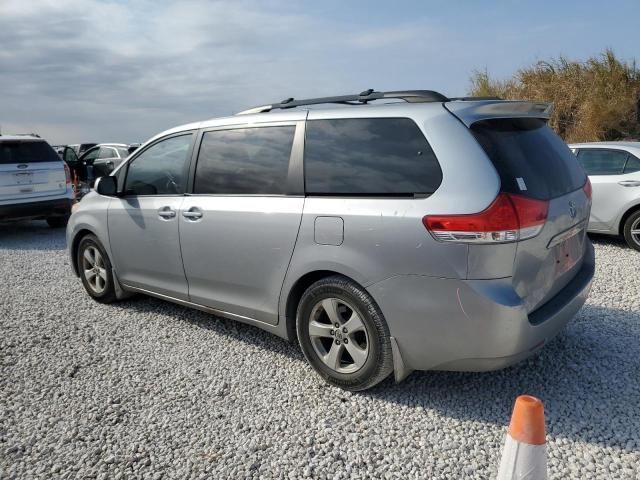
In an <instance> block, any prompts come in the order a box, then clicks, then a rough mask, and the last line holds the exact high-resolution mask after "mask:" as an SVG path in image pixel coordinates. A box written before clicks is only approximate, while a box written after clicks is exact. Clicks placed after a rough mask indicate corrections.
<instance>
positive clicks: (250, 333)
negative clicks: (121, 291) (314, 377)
mask: <svg viewBox="0 0 640 480" xmlns="http://www.w3.org/2000/svg"><path fill="white" fill-rule="evenodd" d="M113 305H114V306H115V307H118V308H120V307H121V308H123V309H124V310H134V311H136V312H141V313H149V312H158V311H161V312H162V313H163V314H165V315H174V316H175V317H176V318H179V319H180V320H181V321H184V322H187V323H189V324H191V325H194V326H197V327H199V328H202V329H205V330H210V331H211V332H213V333H216V334H218V335H224V336H226V337H230V338H233V339H234V340H239V341H241V342H243V343H247V344H251V345H253V346H256V347H259V348H261V349H264V350H268V351H271V352H275V353H279V354H284V355H287V356H288V357H290V358H293V359H296V360H301V361H305V359H304V355H303V354H302V351H301V350H300V348H298V345H297V343H295V344H294V343H291V342H287V341H286V340H284V339H283V338H280V337H278V336H276V335H272V334H270V333H268V332H265V331H264V330H261V329H260V328H258V327H255V326H253V325H249V324H246V323H242V322H239V321H236V320H230V319H228V318H223V317H217V316H215V315H211V314H208V313H205V312H201V311H200V310H195V309H193V308H188V307H183V306H181V305H178V304H175V303H171V302H166V301H164V300H160V299H157V298H154V297H148V296H145V295H139V296H136V297H133V298H131V299H130V300H126V301H123V302H118V303H115V304H113Z"/></svg>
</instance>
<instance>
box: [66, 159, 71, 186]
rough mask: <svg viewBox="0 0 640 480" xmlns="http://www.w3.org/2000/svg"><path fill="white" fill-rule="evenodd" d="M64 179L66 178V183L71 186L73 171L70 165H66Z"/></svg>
mask: <svg viewBox="0 0 640 480" xmlns="http://www.w3.org/2000/svg"><path fill="white" fill-rule="evenodd" d="M64 178H65V183H66V184H67V185H70V184H71V170H70V169H69V165H67V164H66V163H65V164H64Z"/></svg>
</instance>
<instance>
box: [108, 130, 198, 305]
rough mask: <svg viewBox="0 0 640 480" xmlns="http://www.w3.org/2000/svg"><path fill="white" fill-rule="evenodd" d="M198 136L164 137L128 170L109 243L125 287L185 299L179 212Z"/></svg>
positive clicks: (113, 214) (114, 207)
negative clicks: (195, 140)
mask: <svg viewBox="0 0 640 480" xmlns="http://www.w3.org/2000/svg"><path fill="white" fill-rule="evenodd" d="M193 137H194V135H193V134H192V133H187V134H181V135H177V136H172V137H168V138H164V139H161V140H159V141H157V142H156V143H154V144H152V145H151V146H150V147H148V148H145V150H143V151H141V152H140V153H139V154H137V155H136V156H135V157H134V158H133V159H132V160H131V161H130V162H129V164H128V165H127V166H126V167H125V168H127V170H126V172H122V173H125V174H126V177H125V182H124V192H123V196H122V197H121V198H116V199H114V200H113V201H112V202H111V204H110V206H109V220H108V223H109V242H110V244H111V251H112V254H113V259H114V263H115V268H116V274H117V276H118V279H119V280H120V281H121V282H122V283H123V284H125V285H128V286H132V287H138V288H142V289H145V290H150V291H152V292H155V293H160V294H163V295H168V296H171V297H175V298H179V299H182V300H186V299H187V298H188V291H187V280H186V277H185V274H184V269H183V267H182V255H181V252H180V236H179V228H180V227H179V226H180V223H179V221H178V219H179V217H178V214H179V212H180V209H181V207H182V204H183V202H184V198H185V197H184V191H185V186H186V180H187V171H188V160H189V158H190V152H191V147H192V143H193Z"/></svg>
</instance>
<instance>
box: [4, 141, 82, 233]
mask: <svg viewBox="0 0 640 480" xmlns="http://www.w3.org/2000/svg"><path fill="white" fill-rule="evenodd" d="M74 198H75V196H74V192H73V187H72V185H71V174H70V172H69V167H68V166H67V164H66V163H64V162H63V161H62V159H61V158H60V157H59V156H58V154H57V153H56V152H55V151H54V150H53V148H51V146H50V145H49V144H48V143H47V142H45V141H44V140H42V139H41V138H38V137H32V136H0V221H7V220H27V219H39V218H43V219H46V220H47V223H48V224H49V226H51V227H54V228H55V227H64V226H65V225H66V224H67V220H68V218H69V215H70V214H71V204H72V203H73V201H74Z"/></svg>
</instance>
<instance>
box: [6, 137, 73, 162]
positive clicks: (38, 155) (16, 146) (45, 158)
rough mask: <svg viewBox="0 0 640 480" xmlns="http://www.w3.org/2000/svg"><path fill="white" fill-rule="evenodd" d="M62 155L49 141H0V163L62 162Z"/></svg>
mask: <svg viewBox="0 0 640 480" xmlns="http://www.w3.org/2000/svg"><path fill="white" fill-rule="evenodd" d="M60 161H61V160H60V157H59V156H58V154H57V153H56V152H55V150H54V149H53V148H51V146H50V145H49V144H48V143H47V142H41V141H40V142H39V141H22V140H18V141H15V142H14V141H6V142H0V164H4V165H6V164H10V163H40V162H60Z"/></svg>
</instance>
